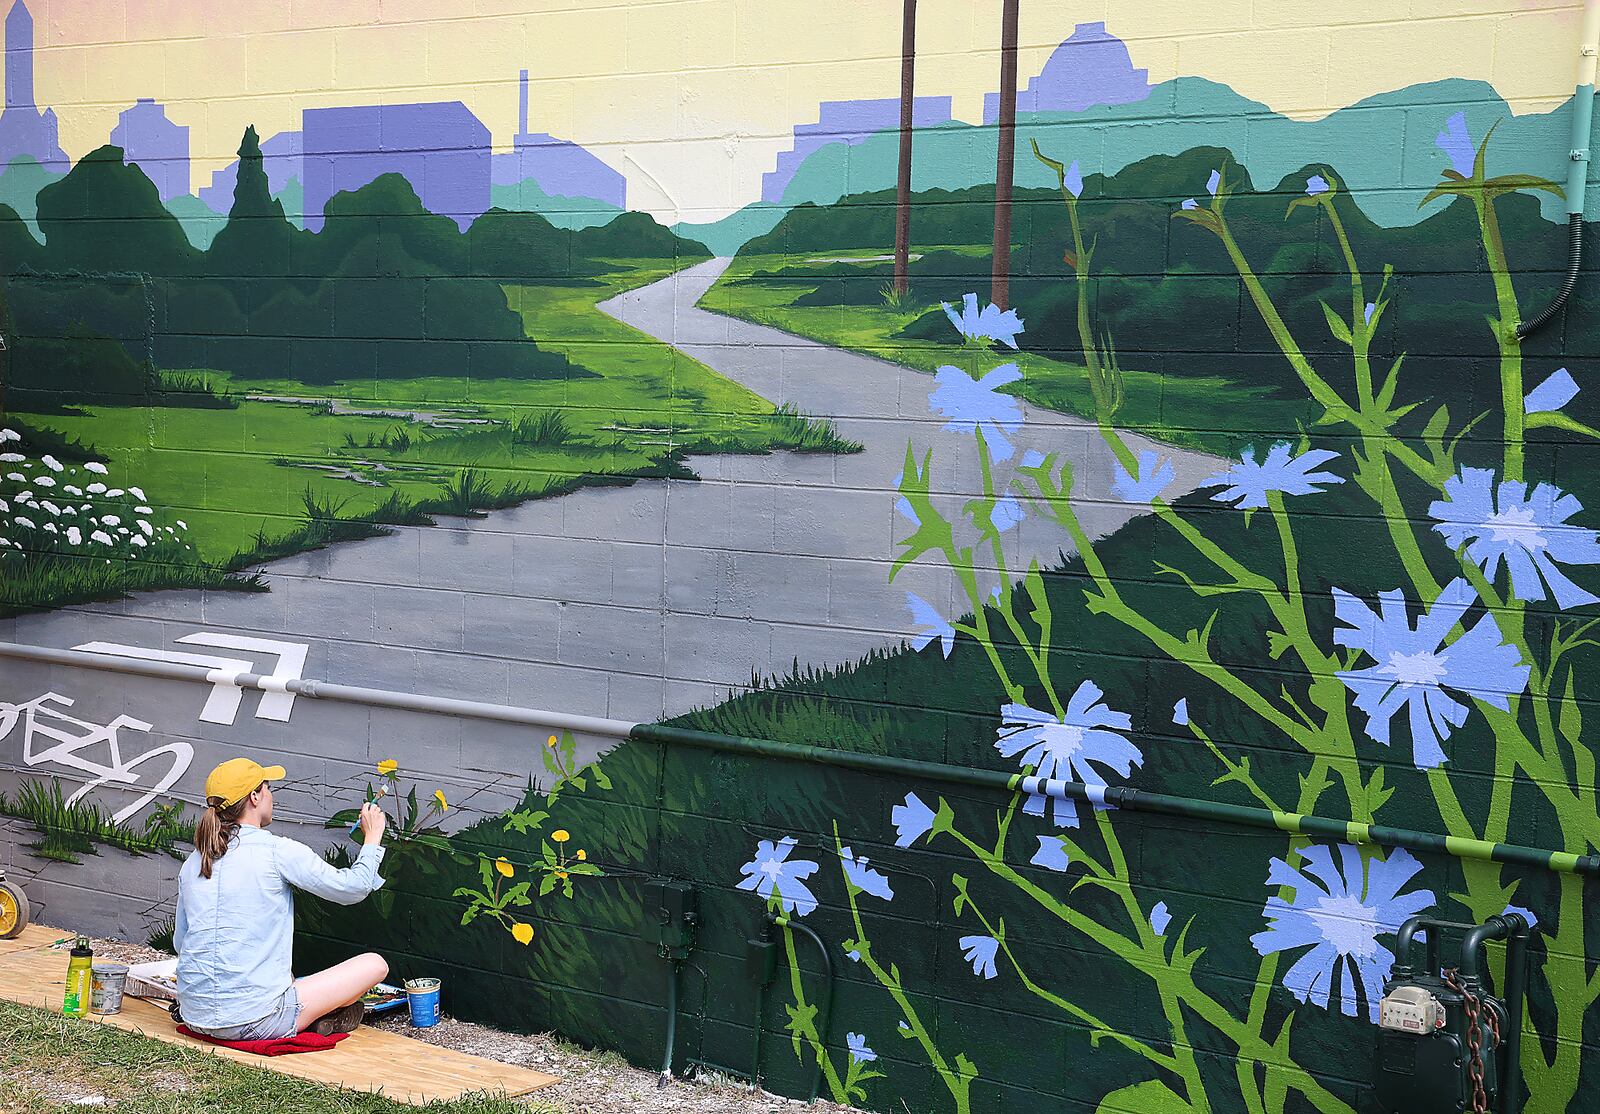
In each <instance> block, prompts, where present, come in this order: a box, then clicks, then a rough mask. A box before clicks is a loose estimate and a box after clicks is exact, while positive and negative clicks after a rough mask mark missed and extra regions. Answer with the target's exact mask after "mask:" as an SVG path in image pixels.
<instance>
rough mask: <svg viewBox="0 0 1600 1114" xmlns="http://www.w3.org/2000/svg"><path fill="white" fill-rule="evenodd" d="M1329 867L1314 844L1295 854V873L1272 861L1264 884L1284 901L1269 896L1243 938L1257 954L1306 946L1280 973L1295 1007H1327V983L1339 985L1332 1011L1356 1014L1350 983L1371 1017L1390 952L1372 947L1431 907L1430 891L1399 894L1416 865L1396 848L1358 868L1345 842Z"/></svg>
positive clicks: (1357, 857) (1327, 854) (1357, 855)
mask: <svg viewBox="0 0 1600 1114" xmlns="http://www.w3.org/2000/svg"><path fill="white" fill-rule="evenodd" d="M1339 852H1340V865H1339V866H1336V865H1335V864H1334V860H1333V851H1332V849H1331V848H1329V847H1327V846H1325V845H1323V844H1320V843H1314V844H1312V845H1311V846H1309V847H1306V848H1304V849H1303V850H1301V852H1300V855H1301V857H1302V858H1303V859H1304V860H1305V862H1304V865H1303V866H1302V867H1300V868H1299V869H1296V868H1294V867H1292V866H1290V865H1289V864H1288V863H1286V862H1284V861H1283V860H1282V859H1273V860H1272V865H1271V866H1270V867H1269V868H1268V870H1267V885H1268V886H1272V887H1274V888H1277V887H1280V886H1288V887H1292V888H1293V890H1294V897H1293V898H1291V899H1288V900H1285V899H1284V898H1281V897H1279V896H1277V895H1276V894H1274V895H1273V896H1272V897H1269V898H1268V899H1267V904H1266V907H1265V908H1264V909H1263V910H1262V915H1263V916H1264V917H1265V918H1266V919H1267V927H1266V928H1265V929H1263V930H1262V931H1260V932H1258V933H1256V934H1255V935H1254V936H1252V937H1250V942H1251V943H1252V944H1254V945H1255V949H1256V951H1257V953H1259V954H1260V955H1262V956H1267V955H1273V954H1275V953H1278V952H1287V951H1295V950H1297V949H1299V948H1303V947H1306V946H1307V945H1308V944H1309V945H1311V949H1310V950H1309V951H1307V952H1306V953H1305V954H1304V955H1302V956H1301V957H1300V958H1299V959H1297V960H1296V961H1295V962H1294V964H1293V965H1292V966H1291V967H1290V968H1289V969H1288V970H1287V971H1285V972H1284V975H1283V985H1284V986H1285V987H1287V988H1288V989H1289V992H1290V993H1291V994H1293V995H1294V996H1295V997H1296V998H1298V999H1299V1000H1300V1001H1302V1002H1314V1003H1316V1004H1317V1005H1319V1006H1321V1007H1322V1008H1323V1009H1328V1008H1329V1002H1330V1000H1331V998H1332V991H1333V983H1334V980H1335V978H1337V979H1338V980H1339V1012H1341V1013H1343V1014H1345V1015H1346V1016H1347V1017H1354V1016H1356V989H1355V987H1356V984H1357V983H1359V984H1360V986H1361V990H1362V992H1363V994H1364V995H1365V997H1366V1000H1367V1009H1368V1012H1369V1013H1370V1015H1371V1017H1372V1020H1373V1021H1376V1020H1377V1019H1378V999H1379V997H1380V996H1381V995H1382V994H1383V982H1384V979H1386V978H1387V977H1388V975H1389V968H1390V966H1391V965H1392V964H1393V963H1394V961H1395V955H1394V952H1393V951H1392V950H1390V949H1389V948H1388V947H1386V946H1385V945H1383V944H1380V943H1378V937H1379V936H1380V935H1385V934H1392V933H1393V932H1394V931H1395V930H1396V929H1398V928H1399V927H1400V924H1401V922H1403V921H1404V920H1405V919H1406V918H1407V917H1413V916H1416V915H1417V914H1418V913H1421V912H1422V911H1423V910H1424V909H1427V908H1429V907H1431V906H1432V905H1433V904H1434V896H1433V892H1432V891H1431V890H1414V891H1412V892H1411V893H1408V894H1401V893H1400V890H1401V889H1402V888H1403V887H1404V886H1405V885H1406V883H1408V882H1410V881H1411V879H1412V878H1414V877H1416V875H1417V873H1418V872H1419V871H1420V870H1421V869H1422V864H1421V863H1419V862H1417V860H1416V859H1414V858H1412V857H1411V855H1410V854H1409V853H1407V852H1406V851H1404V850H1396V851H1392V852H1390V854H1389V858H1388V860H1387V861H1385V860H1383V859H1377V858H1374V859H1371V860H1370V861H1368V862H1366V863H1365V864H1363V862H1362V861H1361V852H1360V851H1358V850H1357V849H1356V848H1354V847H1352V846H1350V845H1349V844H1341V845H1340V847H1339Z"/></svg>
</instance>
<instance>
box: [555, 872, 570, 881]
mask: <svg viewBox="0 0 1600 1114" xmlns="http://www.w3.org/2000/svg"><path fill="white" fill-rule="evenodd" d="M556 877H557V878H559V879H561V880H562V881H563V882H564V881H566V878H567V872H566V871H564V870H558V871H556Z"/></svg>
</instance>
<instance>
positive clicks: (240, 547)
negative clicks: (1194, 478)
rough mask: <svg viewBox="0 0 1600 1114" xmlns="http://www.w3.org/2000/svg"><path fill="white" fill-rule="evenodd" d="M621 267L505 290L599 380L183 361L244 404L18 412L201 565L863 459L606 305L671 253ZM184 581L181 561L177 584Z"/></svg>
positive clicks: (47, 584) (103, 580)
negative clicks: (748, 455)
mask: <svg viewBox="0 0 1600 1114" xmlns="http://www.w3.org/2000/svg"><path fill="white" fill-rule="evenodd" d="M615 262H616V266H617V270H616V271H615V272H613V273H611V274H609V275H607V276H605V277H604V278H603V279H601V280H599V281H598V282H596V283H592V284H582V285H553V286H511V287H507V288H506V297H507V300H508V302H509V304H510V305H511V306H512V308H513V309H515V310H516V311H517V312H519V313H520V314H521V315H522V317H523V320H524V321H525V323H526V327H527V332H528V335H529V336H530V337H532V338H534V339H535V340H536V341H537V342H538V343H539V344H540V345H541V346H542V347H546V348H551V349H555V350H558V351H562V352H564V353H565V354H566V355H567V356H568V357H569V358H570V359H571V361H572V362H573V363H574V364H576V365H578V366H580V367H581V368H583V369H584V370H585V371H586V372H587V373H588V374H586V375H584V374H578V375H574V376H573V377H571V378H566V379H548V380H533V379H482V380H478V379H470V378H467V377H465V376H438V377H428V378H408V379H394V380H371V379H360V380H352V381H348V382H336V383H333V384H321V385H315V386H313V385H309V384H304V383H300V382H298V381H294V380H283V379H245V378H241V377H233V376H229V375H226V374H219V373H217V372H212V371H201V370H189V369H184V370H180V371H176V372H172V373H168V374H169V376H170V377H171V378H172V379H174V380H177V381H180V382H182V381H199V380H201V379H203V380H204V381H205V382H206V383H207V384H208V385H209V387H210V389H211V390H212V391H213V392H215V393H217V394H227V395H230V396H232V397H234V398H236V399H238V400H239V402H238V405H237V406H235V407H233V408H231V409H220V408H200V407H172V406H168V407H150V406H101V405H93V404H90V405H84V406H81V407H78V408H76V410H75V412H72V413H68V414H28V413H19V414H17V415H16V417H17V418H19V419H20V420H21V421H22V422H23V423H24V424H25V425H26V426H30V427H34V428H42V429H47V430H51V431H54V432H55V433H58V434H60V435H63V436H65V437H67V438H72V439H76V440H78V441H80V442H82V443H83V444H84V445H90V446H93V447H94V450H95V451H96V453H97V454H98V455H99V457H100V459H103V460H104V461H105V462H106V464H107V465H108V467H109V469H110V471H109V474H108V476H107V477H106V482H107V483H109V484H117V485H121V486H124V487H126V486H128V485H135V484H136V485H139V487H140V488H141V490H143V491H145V492H146V493H147V494H148V497H149V501H150V503H152V504H153V505H154V506H155V512H154V515H153V516H147V517H150V518H151V521H153V522H155V523H156V525H157V527H158V528H159V527H161V526H164V525H168V524H173V523H176V522H177V521H179V520H181V521H182V522H183V523H184V533H185V541H186V542H187V544H189V545H192V546H193V553H194V555H195V556H196V557H197V558H198V559H199V560H200V561H201V562H203V563H205V564H208V565H211V566H214V567H221V568H238V567H242V566H244V565H248V564H252V563H255V562H257V561H259V560H262V559H264V558H268V557H273V556H280V555H283V554H287V553H292V552H295V551H297V550H301V549H306V548H310V547H313V546H316V545H321V544H327V543H328V542H330V541H336V540H340V539H341V538H348V537H359V536H363V535H364V534H367V533H370V532H371V531H372V529H373V527H372V526H371V525H370V523H371V521H372V520H377V521H382V522H397V521H419V520H420V519H421V516H424V515H428V514H470V513H473V512H475V511H477V510H481V509H484V508H492V507H498V506H506V505H510V504H513V503H516V502H520V501H522V500H524V499H530V498H537V497H539V496H542V495H550V494H559V493H561V492H564V491H568V490H571V489H572V488H573V487H575V486H578V485H580V484H583V483H590V482H605V481H607V480H610V479H615V478H621V477H639V476H652V475H665V474H671V473H672V472H674V471H675V470H676V469H678V468H679V465H678V464H677V463H676V458H677V457H679V456H681V455H683V454H685V453H688V452H706V453H711V452H766V451H770V450H774V449H790V450H797V451H817V452H839V451H851V450H852V449H853V446H851V445H850V444H849V443H847V442H844V441H841V440H839V439H837V438H836V437H834V436H833V435H832V433H831V429H830V428H829V427H828V426H827V425H826V424H825V423H818V422H812V421H809V420H807V419H805V418H804V417H803V416H801V415H797V414H794V413H792V412H788V411H780V410H775V409H774V407H773V406H772V404H771V403H769V402H767V401H766V400H765V399H763V398H761V397H760V396H759V395H756V394H754V393H753V392H751V391H748V390H746V389H745V388H744V387H742V386H740V385H738V384H737V383H734V382H731V381H730V380H727V379H725V378H723V377H722V376H720V375H718V374H717V373H716V372H714V371H712V370H711V369H710V368H708V367H706V366H704V365H703V364H701V363H699V362H697V361H695V360H692V359H690V358H688V357H686V356H684V355H683V354H682V353H680V352H678V351H677V350H676V349H674V348H672V347H671V346H669V345H667V344H665V343H663V342H661V341H658V340H656V339H654V338H652V337H649V336H647V335H645V334H644V333H641V332H639V331H638V330H636V329H633V328H632V327H630V326H627V325H624V324H622V323H620V322H618V321H615V320H613V319H612V318H610V317H608V316H606V315H605V314H603V313H601V312H600V311H599V310H598V309H597V308H596V306H597V303H598V302H601V301H604V300H605V299H606V298H609V297H612V296H613V295H615V294H618V293H620V292H622V291H624V290H627V289H631V288H633V287H635V286H640V285H643V284H645V283H649V282H653V281H655V280H657V279H659V278H661V277H664V276H665V275H667V274H670V273H671V272H672V270H673V269H674V264H673V262H672V261H668V260H617V261H615ZM361 411H367V412H368V413H362V412H361ZM371 411H380V412H382V413H376V414H374V413H370V412H371ZM3 488H4V483H3V482H0V489H3ZM6 493H7V492H6V491H4V490H0V495H4V494H6ZM124 564H128V565H132V564H135V562H124ZM106 568H110V569H112V570H113V571H114V570H115V569H116V568H117V565H116V564H113V565H110V566H106ZM96 570H97V572H98V576H99V579H98V580H96V581H95V582H94V583H92V584H89V583H85V585H84V586H83V587H84V590H83V591H81V592H74V591H73V590H72V586H71V585H70V584H64V583H63V582H62V578H61V577H60V576H50V577H46V576H38V577H34V578H31V579H30V578H26V577H18V578H17V580H18V581H19V582H22V583H26V584H36V585H37V586H38V587H37V590H36V591H33V592H26V591H24V592H21V593H20V595H18V596H14V597H13V598H10V599H8V600H7V601H6V603H5V605H4V610H13V611H14V610H19V609H26V608H27V607H29V606H35V607H37V606H54V605H59V604H60V603H65V602H70V601H71V600H73V599H87V598H94V597H95V596H99V595H104V594H107V592H108V591H114V585H111V584H110V583H109V582H108V581H107V577H108V575H109V574H107V573H106V571H105V569H104V568H100V566H99V564H97V565H96ZM110 579H111V580H115V579H116V577H110ZM189 579H193V578H189ZM189 579H186V578H185V576H184V575H183V573H182V570H181V569H175V575H174V576H173V577H172V580H173V582H175V583H178V584H184V583H188V582H189ZM131 586H138V587H150V586H155V585H152V584H148V583H144V582H143V581H141V582H139V583H137V585H134V584H132V583H130V587H131ZM31 596H38V597H39V598H37V599H34V598H30V597H31Z"/></svg>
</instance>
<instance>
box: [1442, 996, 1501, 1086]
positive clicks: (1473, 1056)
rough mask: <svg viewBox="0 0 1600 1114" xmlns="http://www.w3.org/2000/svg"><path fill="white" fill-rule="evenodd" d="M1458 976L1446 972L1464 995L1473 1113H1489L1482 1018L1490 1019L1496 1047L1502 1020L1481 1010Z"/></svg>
mask: <svg viewBox="0 0 1600 1114" xmlns="http://www.w3.org/2000/svg"><path fill="white" fill-rule="evenodd" d="M1459 974H1460V972H1459V971H1457V970H1456V968H1454V967H1452V968H1450V969H1449V970H1447V971H1445V972H1444V982H1445V985H1446V986H1448V987H1449V988H1450V989H1451V990H1454V991H1455V992H1456V993H1457V994H1459V995H1461V1002H1462V1008H1463V1010H1464V1011H1465V1012H1466V1015H1467V1055H1468V1057H1469V1058H1468V1060H1467V1076H1468V1078H1470V1079H1471V1080H1472V1114H1489V1094H1488V1092H1487V1091H1486V1090H1484V1086H1483V1029H1482V1026H1481V1025H1480V1018H1484V1019H1487V1021H1488V1024H1489V1031H1490V1032H1491V1033H1493V1034H1494V1039H1495V1046H1496V1047H1499V1044H1500V1019H1499V1018H1498V1017H1496V1016H1495V1013H1494V1011H1493V1010H1484V1009H1483V1008H1482V1003H1481V1002H1480V1001H1479V998H1478V996H1477V995H1476V994H1474V993H1473V992H1472V991H1470V990H1468V989H1467V988H1466V987H1465V986H1464V985H1463V984H1462V982H1461V980H1460V978H1459V977H1458V975H1459Z"/></svg>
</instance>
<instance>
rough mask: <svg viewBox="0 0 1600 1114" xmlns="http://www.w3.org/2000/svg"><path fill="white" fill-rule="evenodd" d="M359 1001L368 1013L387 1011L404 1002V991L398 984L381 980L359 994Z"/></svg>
mask: <svg viewBox="0 0 1600 1114" xmlns="http://www.w3.org/2000/svg"><path fill="white" fill-rule="evenodd" d="M361 1003H362V1005H364V1006H366V1007H367V1012H368V1013H369V1014H372V1013H388V1012H389V1011H390V1010H397V1009H399V1008H400V1007H401V1006H403V1005H405V1004H406V992H405V991H404V990H403V989H402V988H400V987H398V986H392V985H390V984H389V983H386V982H381V983H379V984H378V985H377V986H375V987H373V988H372V989H371V990H369V991H367V992H366V993H365V994H363V995H362V996H361Z"/></svg>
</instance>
